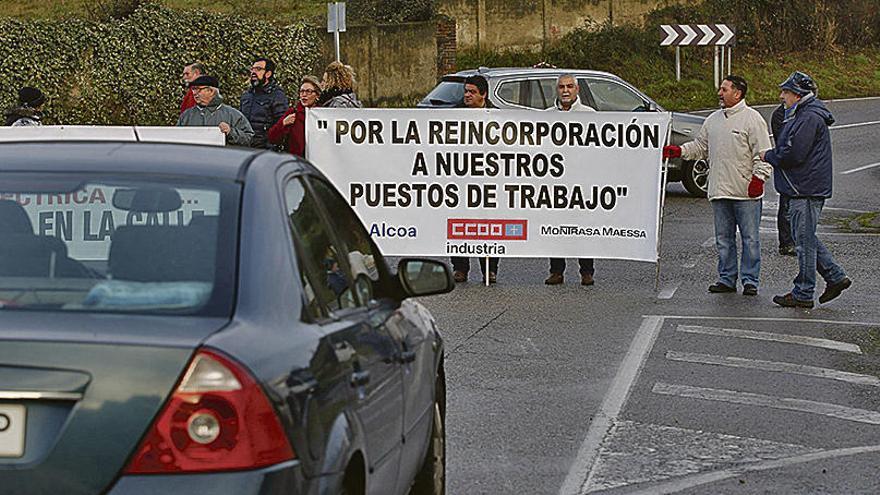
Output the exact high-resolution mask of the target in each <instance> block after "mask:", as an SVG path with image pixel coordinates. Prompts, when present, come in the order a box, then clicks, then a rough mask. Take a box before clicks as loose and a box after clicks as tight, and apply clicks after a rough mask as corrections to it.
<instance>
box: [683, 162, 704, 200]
mask: <svg viewBox="0 0 880 495" xmlns="http://www.w3.org/2000/svg"><path fill="white" fill-rule="evenodd" d="M681 182H682V184H684V188H685V189H687V192H689V193H691V195H692V196H696V197H698V198H705V197H706V194H707V193H708V192H709V162H707V161H706V160H697V161H695V162H684V163H682V177H681Z"/></svg>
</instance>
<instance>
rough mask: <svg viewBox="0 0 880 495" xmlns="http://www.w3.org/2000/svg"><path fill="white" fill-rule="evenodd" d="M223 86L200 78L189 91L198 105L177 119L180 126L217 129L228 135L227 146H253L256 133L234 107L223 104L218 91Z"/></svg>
mask: <svg viewBox="0 0 880 495" xmlns="http://www.w3.org/2000/svg"><path fill="white" fill-rule="evenodd" d="M218 86H220V83H219V82H218V81H217V78H216V77H214V76H199V77H197V78H195V79H193V81H192V82H191V83H189V88H190V90H191V91H192V93H193V97H195V99H196V106H194V107H192V108H190V109H189V110H187V111H185V112H183V113H182V114H181V115H180V118H179V119H178V120H177V125H178V126H189V127H212V126H217V127H219V128H220V132H222V133H223V134H225V135H226V144H227V145H233V146H250V143H251V139H252V138H253V137H254V130H253V128H251V124H250V122H248V120H247V119H246V118H245V116H244V115H242V113H241V112H240V111H238V110H236V109H235V108H232V107H231V106H229V105H226V104H225V103H223V97H222V96H221V95H220V89H219V88H218Z"/></svg>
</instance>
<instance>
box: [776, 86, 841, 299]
mask: <svg viewBox="0 0 880 495" xmlns="http://www.w3.org/2000/svg"><path fill="white" fill-rule="evenodd" d="M779 87H780V88H781V93H780V95H779V97H780V98H781V99H782V100H783V101H784V102H785V115H784V120H783V125H782V130H781V131H780V134H779V136H777V138H776V147H775V148H773V149H771V150H768V151H766V152H762V153H761V159H762V160H764V161H766V162H768V163H770V164H771V165H773V174H774V177H773V183H774V185H775V186H776V191H777V192H779V193H780V194H784V195H786V196H788V197H789V198H790V199H789V214H788V218H789V221H790V222H791V233H792V238H793V240H794V244H795V248H796V251H797V257H798V274H797V277H795V279H794V289H792V291H791V292H789V293H788V294H785V295H782V296H775V297H774V298H773V302H775V303H776V304H778V305H780V306H785V307H801V308H812V307H813V297H814V292H815V289H816V270H817V269H818V271H819V274H820V275H821V276H822V278H823V279H825V292H823V293H822V295H820V296H819V303H821V304H824V303H826V302H829V301H831V300H832V299H834V298H836V297H837V296H839V295H840V293H841V292H843V291H844V290H846V289H848V288H849V287H850V286H851V285H852V280H850V279H849V278H848V277H847V276H846V273H845V272H844V271H843V268H841V267H840V266H839V265H838V264H837V263H835V261H834V258H832V256H831V253H830V252H828V249H826V248H825V246H824V245H823V244H822V242H821V241H820V240H819V238H818V237H816V225H817V224H818V222H819V215H820V214H821V213H822V207H823V206H824V205H825V200H826V199H827V198H830V197H831V174H832V160H831V133H830V132H829V130H828V126H829V125H831V124H832V123H834V117H832V116H831V112H829V111H828V109H827V108H825V105H824V104H823V103H822V102H821V101H819V100H817V99H816V96H815V95H814V94H813V88H815V83H813V80H812V78H810V76H808V75H806V74H804V73H802V72H794V73H792V74H791V76H789V77H788V79H786V80H785V81H784V82H783V83H782V84H780V85H779Z"/></svg>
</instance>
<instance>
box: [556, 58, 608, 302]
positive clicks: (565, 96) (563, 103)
mask: <svg viewBox="0 0 880 495" xmlns="http://www.w3.org/2000/svg"><path fill="white" fill-rule="evenodd" d="M579 95H580V87H579V86H578V83H577V79H575V77H574V76H573V75H571V74H562V75H561V76H559V78H557V79H556V104H554V105H553V106H552V107H550V108H548V109H547V111H550V112H554V111H556V112H595V111H596V110H595V109H594V108H593V107H591V106H589V105H585V104H584V103H583V102H581V99H580V96H579ZM578 264H579V265H580V268H581V270H580V272H581V285H593V283H594V281H593V274H594V273H595V269H594V268H593V258H578ZM564 282H565V258H550V276H549V277H547V280H545V281H544V283H545V284H547V285H560V284H562V283H564Z"/></svg>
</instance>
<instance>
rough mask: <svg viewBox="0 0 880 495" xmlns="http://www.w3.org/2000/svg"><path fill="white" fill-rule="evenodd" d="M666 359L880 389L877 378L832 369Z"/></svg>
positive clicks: (697, 357) (679, 356) (675, 355)
mask: <svg viewBox="0 0 880 495" xmlns="http://www.w3.org/2000/svg"><path fill="white" fill-rule="evenodd" d="M666 359H669V360H670V361H681V362H686V363H696V364H710V365H717V366H728V367H731V368H746V369H754V370H761V371H774V372H778V373H791V374H795V375H804V376H811V377H814V378H824V379H828V380H837V381H841V382H847V383H853V384H856V385H869V386H872V387H880V378H877V377H876V376H871V375H861V374H858V373H850V372H848V371H839V370H834V369H830V368H820V367H817V366H807V365H803V364H794V363H782V362H778V361H764V360H760V359H746V358H740V357H733V356H714V355H711V354H699V353H693V352H677V351H668V352H667V353H666Z"/></svg>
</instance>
